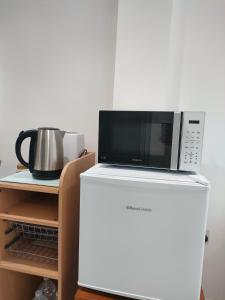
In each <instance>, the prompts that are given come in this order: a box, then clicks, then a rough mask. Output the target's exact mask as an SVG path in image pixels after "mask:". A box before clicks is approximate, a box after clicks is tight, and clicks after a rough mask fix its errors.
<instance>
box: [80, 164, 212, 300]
mask: <svg viewBox="0 0 225 300" xmlns="http://www.w3.org/2000/svg"><path fill="white" fill-rule="evenodd" d="M208 190H209V184H208V182H207V180H206V179H205V178H204V177H203V176H199V175H187V174H183V173H182V174H177V173H171V172H162V171H150V170H144V169H142V170H140V169H131V168H122V167H112V166H111V167H110V166H107V165H101V164H99V165H96V166H94V167H93V168H91V169H89V170H88V171H86V172H85V173H83V174H81V200H80V201H81V202H80V246H79V247H80V248H79V280H78V284H79V285H80V286H82V287H87V288H91V289H95V290H99V291H104V292H108V293H113V294H117V295H122V296H126V297H131V298H135V299H149V300H150V299H151V300H199V298H200V288H201V279H202V265H203V254H204V239H205V231H206V219H207V207H208Z"/></svg>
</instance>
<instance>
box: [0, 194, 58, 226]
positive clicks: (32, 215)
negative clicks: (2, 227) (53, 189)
mask: <svg viewBox="0 0 225 300" xmlns="http://www.w3.org/2000/svg"><path fill="white" fill-rule="evenodd" d="M0 219H2V220H10V221H18V222H25V223H31V224H37V225H44V226H50V227H58V226H59V221H58V219H59V218H58V197H57V195H49V194H44V195H42V193H37V195H35V196H33V197H30V198H26V199H22V200H20V201H19V202H17V203H12V205H8V207H7V208H6V209H4V210H3V211H2V212H0Z"/></svg>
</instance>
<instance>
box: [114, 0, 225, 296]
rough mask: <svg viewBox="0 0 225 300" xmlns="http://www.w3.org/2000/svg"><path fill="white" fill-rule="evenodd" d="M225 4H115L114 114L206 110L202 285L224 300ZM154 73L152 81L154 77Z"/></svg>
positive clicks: (192, 0)
mask: <svg viewBox="0 0 225 300" xmlns="http://www.w3.org/2000/svg"><path fill="white" fill-rule="evenodd" d="M224 12H225V0H189V1H186V0H171V1H170V0H163V1H158V0H157V1H154V0H120V1H119V6H118V28H117V31H118V36H117V46H116V69H115V84H114V103H113V106H114V108H115V109H149V110H152V109H161V110H163V109H183V110H203V111H206V126H205V137H204V140H205V145H204V151H203V165H202V172H203V173H204V174H205V175H206V176H207V177H208V178H209V179H210V181H211V184H212V188H211V195H210V206H209V218H208V228H209V229H210V241H209V244H208V245H207V246H206V252H205V263H204V274H203V287H204V290H205V294H206V298H207V299H212V300H224V299H225V296H224V295H225V284H224V278H225V200H224V195H225V134H224V132H225V14H224ZM154 74H155V76H154Z"/></svg>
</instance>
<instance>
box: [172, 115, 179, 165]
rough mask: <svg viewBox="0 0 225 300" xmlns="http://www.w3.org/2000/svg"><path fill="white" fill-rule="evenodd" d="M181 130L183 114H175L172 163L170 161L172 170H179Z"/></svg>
mask: <svg viewBox="0 0 225 300" xmlns="http://www.w3.org/2000/svg"><path fill="white" fill-rule="evenodd" d="M180 130H181V112H174V119H173V135H172V146H171V161H170V169H171V170H177V169H178V162H179V143H180Z"/></svg>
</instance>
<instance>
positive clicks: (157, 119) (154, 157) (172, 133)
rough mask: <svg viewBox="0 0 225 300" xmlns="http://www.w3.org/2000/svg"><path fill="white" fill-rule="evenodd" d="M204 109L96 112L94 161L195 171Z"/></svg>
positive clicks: (200, 156) (201, 141) (200, 148)
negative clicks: (95, 150)
mask: <svg viewBox="0 0 225 300" xmlns="http://www.w3.org/2000/svg"><path fill="white" fill-rule="evenodd" d="M204 121H205V113H204V112H193V111H182V112H174V111H115V110H114V111H112V110H111V111H109V110H101V111H100V112H99V145H98V146H99V147H98V162H99V163H108V164H115V165H125V166H137V167H148V168H157V169H168V170H180V171H190V172H197V171H199V170H200V167H201V158H202V144H203V132H204Z"/></svg>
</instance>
